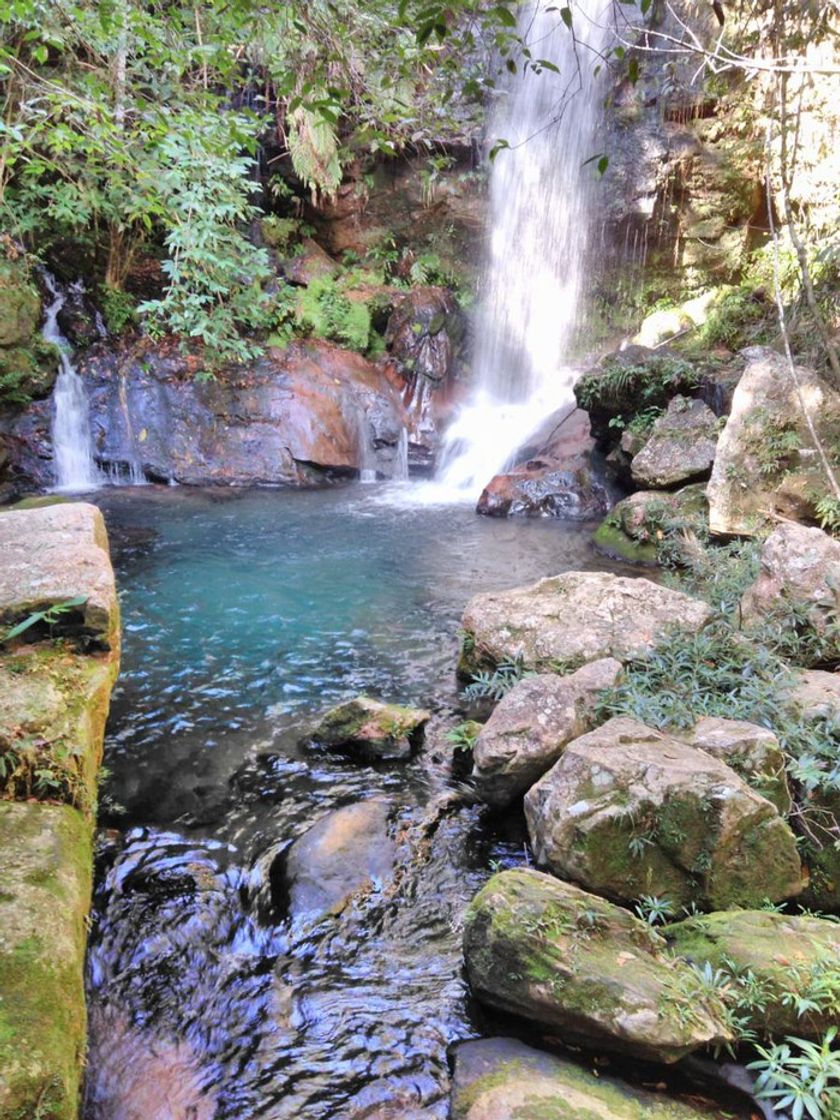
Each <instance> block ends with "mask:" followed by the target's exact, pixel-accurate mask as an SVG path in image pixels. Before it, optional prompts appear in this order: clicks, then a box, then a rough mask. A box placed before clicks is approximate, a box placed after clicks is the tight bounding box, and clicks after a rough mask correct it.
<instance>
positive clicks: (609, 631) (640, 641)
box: [459, 572, 711, 676]
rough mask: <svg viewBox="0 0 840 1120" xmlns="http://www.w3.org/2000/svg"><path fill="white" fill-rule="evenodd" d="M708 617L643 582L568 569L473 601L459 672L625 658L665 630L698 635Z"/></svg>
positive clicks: (704, 607) (690, 602) (685, 599)
mask: <svg viewBox="0 0 840 1120" xmlns="http://www.w3.org/2000/svg"><path fill="white" fill-rule="evenodd" d="M710 616H711V607H709V606H708V604H706V603H704V602H701V601H700V600H699V599H693V598H691V596H689V595H684V594H683V593H682V592H681V591H673V590H671V589H670V588H668V587H660V586H659V585H658V584H655V583H652V582H651V581H650V580H647V579H629V578H627V577H625V576H614V575H610V574H608V573H606V572H565V573H564V574H563V575H559V576H549V577H548V578H547V579H541V580H539V581H538V582H537V583H534V584H531V585H530V586H528V587H515V588H513V589H512V590H510V591H494V592H488V593H485V594H482V595H476V596H475V597H474V598H473V599H471V600H470V602H469V603H468V604H467V608H466V610H465V611H464V616H463V621H462V629H463V632H464V639H463V646H462V652H461V661H460V664H459V673H460V674H461V675H462V676H470V675H472V673H474V672H476V671H478V670H479V669H486V668H492V667H495V666H497V665H499V664H501V663H502V662H505V661H508V662H515V661H520V662H521V663H522V665H523V667H524V668H525V669H535V670H538V671H539V670H544V669H554V668H555V667H557V666H558V665H559V666H562V667H564V668H565V669H566V670H567V671H568V669H569V668H576V667H579V666H581V665H584V664H586V663H587V662H589V661H597V660H599V659H601V658H605V657H614V658H616V659H617V660H618V661H622V662H624V661H628V660H630V659H631V658H634V657H639V656H640V655H643V654H644V653H646V652H648V651H649V650H650V649H652V648H653V647H654V646H655V645H656V644H657V643H658V642H659V641H660V640H661V638H662V637H663V635H664V634H665V632H666V631H667V630H668V628H669V627H672V626H679V627H680V628H682V629H683V630H688V631H690V632H693V633H696V632H697V631H699V630H701V629H702V628H703V627H704V626H705V625H706V623H707V622H708V620H709V618H710Z"/></svg>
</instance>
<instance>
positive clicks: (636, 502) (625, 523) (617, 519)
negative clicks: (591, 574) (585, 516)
mask: <svg viewBox="0 0 840 1120" xmlns="http://www.w3.org/2000/svg"><path fill="white" fill-rule="evenodd" d="M707 531H708V506H707V503H706V488H705V486H703V485H702V484H698V483H692V484H691V485H690V486H685V487H683V488H682V489H681V490H677V491H675V492H674V493H666V492H664V491H661V490H639V491H638V492H637V493H635V494H631V495H630V497H629V498H625V499H624V500H623V501H620V502H619V503H618V504H617V505H616V506H614V507H613V509H612V510H611V511H610V512H609V513H608V514H607V516H606V517H605V518H604V520H603V521H602V522H601V524H600V525H599V526H598V528H597V529H596V531H595V535H594V537H593V538H592V540H593V543H594V545H595V547H596V548H597V549H598V550H599V551H600V552H604V553H606V555H607V556H616V557H618V558H619V559H621V560H627V561H628V562H629V563H631V564H656V563H657V562H658V561H659V560H660V558H661V556H662V555H663V554H664V553H665V551H666V549H667V551H668V554H669V557H670V556H671V555H672V554H673V553H674V551H675V550H676V553H677V556H676V557H675V558H676V559H678V558H679V555H680V554H682V552H683V550H684V548H685V539H686V538H685V534H686V533H689V534H692V533H694V534H697V533H700V534H702V535H705V534H706V532H707Z"/></svg>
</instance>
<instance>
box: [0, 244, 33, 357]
mask: <svg viewBox="0 0 840 1120" xmlns="http://www.w3.org/2000/svg"><path fill="white" fill-rule="evenodd" d="M3 248H4V250H5V252H4V253H3V257H4V259H3V260H0V347H7V346H26V345H27V344H28V343H29V342H30V341H31V339H32V337H33V335H35V334H36V332H37V330H38V327H39V324H40V322H41V297H40V296H39V295H38V289H37V288H36V287H35V284H34V283H33V282H32V276H31V273H30V271H29V266H28V264H27V262H26V260H25V259H24V258H23V257H22V256H20V255H19V254H13V256H12V257H9V255H8V247H7V246H4V247H3Z"/></svg>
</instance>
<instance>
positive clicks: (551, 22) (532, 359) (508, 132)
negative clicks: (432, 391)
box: [438, 0, 612, 499]
mask: <svg viewBox="0 0 840 1120" xmlns="http://www.w3.org/2000/svg"><path fill="white" fill-rule="evenodd" d="M571 10H572V13H573V31H570V30H569V28H567V27H566V26H565V24H564V22H563V20H561V18H560V12H559V10H558V7H557V6H556V5H554V4H552V3H550V2H544V0H537V2H535V3H531V4H526V5H525V6H523V8H522V9H521V12H520V16H519V34H520V36H521V37H522V39H523V41H524V42H525V44H526V46H527V47H528V49H529V50H530V52H531V57H532V58H533V59H535V60H537V59H540V60H546V61H547V62H548V63H549V64H550V65H549V67H545V66H543V67H542V72H541V73H537V72H536V70H538V69H539V68H540V67H539V65H537V64H536V63H535V64H534V66H531V67H526V68H525V70H524V72H520V73H519V74H518V75H517V76H516V77H515V78H513V79H512V80H511V83H510V86H509V88H508V90H507V92H506V93H505V94H504V96H503V97H502V98H501V99H500V102H499V105H498V107H497V110H496V112H495V114H494V116H493V120H492V124H491V130H490V131H491V135H493V136H495V137H501V138H503V139H504V140H505V141H506V142H507V144H508V145H509V150H502V151H500V152H499V154H498V156H497V158H496V159H495V161H494V163H493V169H492V173H491V180H490V212H491V217H490V221H491V241H490V252H489V261H488V264H487V277H486V287H485V291H484V295H483V299H482V302H481V305H480V309H479V314H478V319H477V324H476V347H475V354H474V369H475V391H474V393H473V396H472V398H471V399H470V400H468V402H467V404H466V405H465V407H464V408H463V409H462V411H461V413H460V415H459V417H458V418H457V420H456V422H455V423H454V424H453V425H452V427H451V428H450V429H449V432H448V433H447V436H446V440H445V444H444V448H443V453H442V457H441V463H440V467H439V471H438V475H439V481H440V484H441V487H442V489H443V491H448V492H451V493H452V494H453V496H455V495H457V494H458V493H460V494H461V495H462V496H464V497H465V498H470V499H474V498H475V497H476V496H477V495H478V493H479V492H480V491H481V489H482V487H483V486H485V485H486V484H487V482H489V481H490V479H491V478H492V476H493V475H494V474H497V473H498V472H499V471H501V470H503V469H504V468H505V466H507V465H509V464H510V462H511V458H512V457H513V456H515V454H516V451H517V449H518V448H519V447H521V446H522V444H523V443H524V442H525V441H526V440H527V438H528V436H529V435H530V434H531V433H532V432H533V431H534V430H535V429H536V428H537V427H538V426H539V425H540V423H541V422H542V421H544V420H545V419H546V417H547V416H548V415H549V414H550V413H551V412H553V411H555V410H557V409H559V408H561V407H563V406H567V405H568V404H569V403H570V402H571V400H572V386H573V384H574V373H573V371H572V370H571V369H570V368H569V365H568V357H569V353H570V349H571V345H572V342H573V339H574V335H575V333H576V332H577V331H579V329H580V327H581V318H582V307H583V301H584V295H585V287H586V275H587V252H588V249H589V245H590V230H591V226H592V217H593V214H594V211H595V209H596V201H597V195H598V188H599V184H598V178H597V173H596V171H595V167H594V164H593V163H592V162H591V160H592V157H593V155H595V154H596V153H597V152H598V139H597V133H598V127H599V124H600V121H601V101H602V98H601V96H600V83H599V78H598V75H597V73H596V70H597V69H598V56H599V55H601V54H602V53H603V51H604V50H605V48H606V46H607V45H608V43H609V40H610V37H611V34H612V31H611V22H610V10H611V3H609V2H606V0H576V2H575V3H573V4H572V6H571ZM553 68H556V71H559V73H558V72H556V71H555V69H553Z"/></svg>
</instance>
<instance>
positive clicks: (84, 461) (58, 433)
mask: <svg viewBox="0 0 840 1120" xmlns="http://www.w3.org/2000/svg"><path fill="white" fill-rule="evenodd" d="M43 279H44V284H45V285H46V287H47V291H48V292H49V293H50V295H51V296H52V297H53V300H52V303H51V304H50V305H49V306H48V307H47V308H46V310H45V312H44V315H45V320H44V326H43V329H42V331H41V333H42V335H43V336H44V340H45V341H46V342H51V343H53V345H54V346H56V347H57V348H58V353H59V369H58V378H57V379H56V383H55V389H54V390H53V425H52V439H53V457H54V460H55V489H56V490H94V489H96V487H98V486H101V484H102V481H103V480H102V477H101V475H100V473H99V471H98V470H97V467H96V463H95V462H94V460H93V444H92V441H91V434H90V417H89V414H88V401H87V396H86V395H85V387H84V385H83V384H82V379H81V377H79V375H78V373H77V372H76V370H75V368H74V366H73V363H72V361H71V359H70V355H71V347H70V343H69V342H68V341H67V339H66V338H65V337H64V335H63V334H62V333H61V330H60V328H59V326H58V315H59V312H60V311H61V309H62V307H63V306H64V293H63V292H62V291H61V290H60V288H59V286H58V284H57V282H56V280H55V277H53V276H51V275H50V273H49V272H44V273H43Z"/></svg>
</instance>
